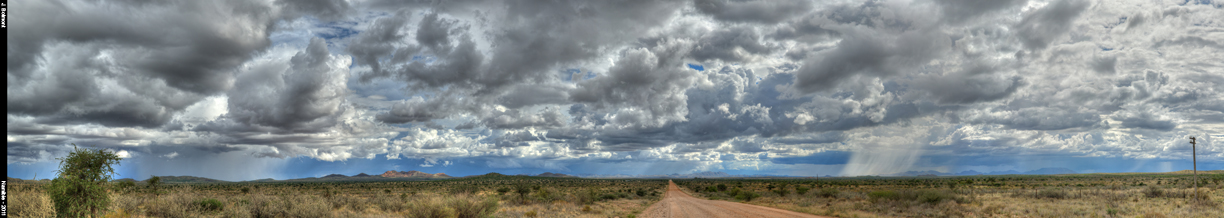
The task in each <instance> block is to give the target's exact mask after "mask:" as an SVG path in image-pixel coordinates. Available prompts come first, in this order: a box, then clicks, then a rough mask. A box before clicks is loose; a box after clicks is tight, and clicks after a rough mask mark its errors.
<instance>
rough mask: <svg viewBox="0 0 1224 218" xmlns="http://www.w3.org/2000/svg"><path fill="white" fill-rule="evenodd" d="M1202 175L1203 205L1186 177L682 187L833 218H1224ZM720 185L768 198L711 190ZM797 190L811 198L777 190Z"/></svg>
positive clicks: (1220, 201)
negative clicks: (780, 192)
mask: <svg viewBox="0 0 1224 218" xmlns="http://www.w3.org/2000/svg"><path fill="white" fill-rule="evenodd" d="M1200 176H1202V177H1203V179H1202V180H1203V181H1204V183H1203V184H1201V185H1200V189H1199V193H1200V194H1199V196H1200V197H1199V201H1192V200H1193V199H1192V198H1193V196H1194V192H1193V191H1192V190H1193V184H1192V183H1190V182H1189V181H1190V180H1189V177H1188V176H1185V175H1166V174H1154V175H1153V174H1133V175H1058V176H1025V175H1020V176H1018V175H1010V176H970V177H934V178H915V177H909V178H879V177H863V178H839V179H831V180H804V179H794V180H788V179H775V180H767V179H761V180H711V179H704V180H684V181H681V180H676V182H677V184H680V185H681V189H683V190H684V191H685V192H688V193H690V194H692V195H694V196H695V197H701V198H709V199H718V200H727V201H738V202H743V203H748V204H756V205H762V206H769V207H776V208H782V209H787V210H792V211H798V212H804V213H810V214H816V215H825V216H833V217H1224V207H1221V205H1224V191H1220V190H1221V189H1224V176H1218V175H1200ZM717 184H725V185H726V186H728V187H730V188H728V189H734V188H740V189H742V190H744V191H751V192H756V193H759V194H761V196H762V197H760V198H757V199H753V200H750V201H743V200H737V199H735V198H731V197H729V195H728V194H727V192H717V191H715V192H710V191H708V190H709V188H708V187H716V185H717ZM769 186H773V187H774V189H773V190H770V189H769ZM797 186H798V187H807V188H809V189H810V190H811V191H809V192H807V193H805V194H797V192H795V191H797V190H790V191H791V192H790V193H789V194H787V195H782V194H779V193H778V191H777V189H778V188H780V187H789V188H790V189H793V188H794V187H797ZM833 190H836V191H833ZM783 193H785V192H783ZM1195 202H1197V203H1195Z"/></svg>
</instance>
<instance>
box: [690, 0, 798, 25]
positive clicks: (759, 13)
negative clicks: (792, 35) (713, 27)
mask: <svg viewBox="0 0 1224 218" xmlns="http://www.w3.org/2000/svg"><path fill="white" fill-rule="evenodd" d="M693 6H696V7H697V10H699V11H701V12H702V13H706V14H709V15H711V16H714V18H715V19H718V20H721V21H729V22H759V23H777V22H781V21H784V20H786V19H789V18H791V17H794V16H797V15H801V14H804V13H807V12H808V11H809V10H811V9H812V2H810V1H802V0H779V1H764V0H762V1H728V0H695V1H693Z"/></svg>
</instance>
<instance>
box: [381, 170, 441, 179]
mask: <svg viewBox="0 0 1224 218" xmlns="http://www.w3.org/2000/svg"><path fill="white" fill-rule="evenodd" d="M378 176H381V177H384V178H452V177H451V176H450V175H446V174H445V173H434V174H430V173H425V172H421V171H416V170H413V171H408V172H404V171H398V172H396V171H394V170H388V171H387V172H385V173H383V174H382V175H378Z"/></svg>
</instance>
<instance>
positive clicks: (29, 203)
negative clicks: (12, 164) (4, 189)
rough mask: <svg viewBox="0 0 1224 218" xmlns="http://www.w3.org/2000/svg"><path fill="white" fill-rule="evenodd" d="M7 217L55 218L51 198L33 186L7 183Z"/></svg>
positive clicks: (39, 188)
mask: <svg viewBox="0 0 1224 218" xmlns="http://www.w3.org/2000/svg"><path fill="white" fill-rule="evenodd" d="M8 204H9V205H8V215H9V216H13V217H40V218H41V217H55V208H54V206H53V204H51V197H50V196H47V194H46V192H43V190H42V188H41V187H39V186H36V185H33V184H22V183H9V187H8Z"/></svg>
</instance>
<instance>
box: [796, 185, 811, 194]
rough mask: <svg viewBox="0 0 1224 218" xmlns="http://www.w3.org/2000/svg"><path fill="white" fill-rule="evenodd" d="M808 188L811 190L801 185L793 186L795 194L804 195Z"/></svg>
mask: <svg viewBox="0 0 1224 218" xmlns="http://www.w3.org/2000/svg"><path fill="white" fill-rule="evenodd" d="M808 190H811V188H808V187H803V186H799V187H795V194H799V195H804V194H807V192H808Z"/></svg>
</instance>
